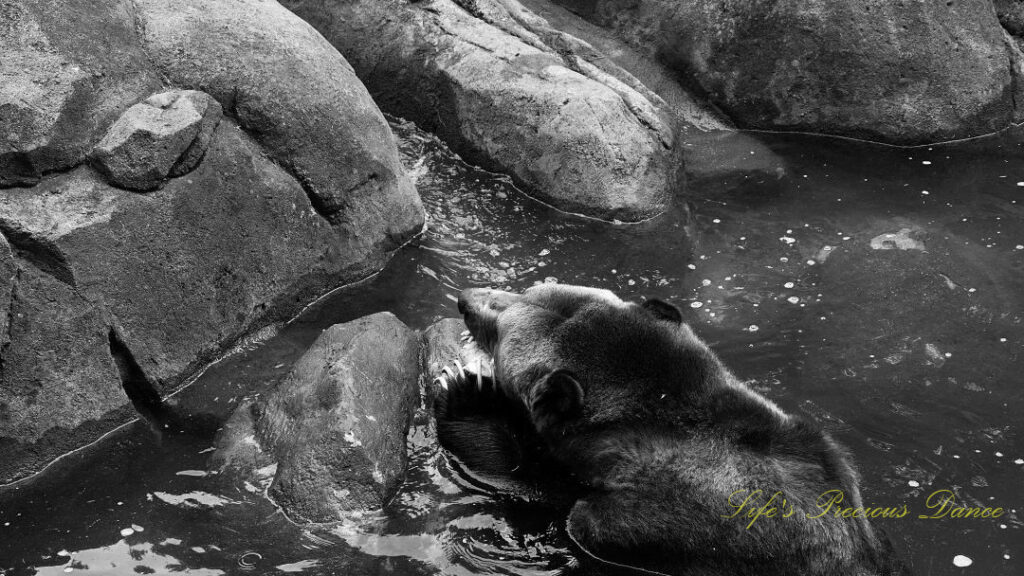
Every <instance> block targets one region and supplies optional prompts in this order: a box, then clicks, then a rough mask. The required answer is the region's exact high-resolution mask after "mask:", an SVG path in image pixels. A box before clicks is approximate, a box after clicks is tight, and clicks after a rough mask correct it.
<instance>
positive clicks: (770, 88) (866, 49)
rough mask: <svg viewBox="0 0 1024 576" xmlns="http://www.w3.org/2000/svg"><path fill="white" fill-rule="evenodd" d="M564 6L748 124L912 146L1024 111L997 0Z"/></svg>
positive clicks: (655, 0) (990, 127)
mask: <svg viewBox="0 0 1024 576" xmlns="http://www.w3.org/2000/svg"><path fill="white" fill-rule="evenodd" d="M557 1H558V2H559V3H560V4H562V5H564V6H567V7H569V8H570V9H572V10H574V11H576V12H577V13H579V14H581V15H583V16H584V17H586V18H588V19H590V20H591V21H594V22H597V23H599V24H601V25H604V26H607V27H610V28H613V29H614V30H616V31H617V32H618V34H620V35H621V36H622V37H623V38H625V39H626V40H628V41H629V42H630V43H631V44H633V45H634V46H637V47H639V48H642V49H645V50H646V51H647V53H648V54H650V55H652V56H656V57H658V58H659V59H661V60H662V61H663V62H665V63H666V64H667V65H669V66H670V67H671V68H673V69H675V70H676V72H677V73H678V75H679V78H680V80H681V81H682V82H683V83H687V84H689V85H693V86H696V87H698V88H699V89H700V90H701V91H702V92H703V93H705V94H706V95H707V97H708V98H709V99H710V100H711V102H712V103H714V104H715V105H717V106H718V107H720V108H721V109H723V110H724V111H725V112H726V113H727V114H728V115H729V116H730V118H732V119H733V120H734V121H735V122H736V123H737V124H738V125H740V126H742V127H753V128H768V129H781V130H799V131H811V132H820V133H827V134H837V135H842V136H852V137H857V138H866V139H870V140H877V141H883V142H891V143H899V144H910V143H923V142H935V141H940V140H948V139H955V138H962V137H966V136H975V135H979V134H984V133H988V132H992V131H994V130H998V129H1001V128H1004V127H1006V126H1008V125H1010V124H1011V123H1012V122H1013V121H1014V120H1015V119H1016V118H1018V117H1019V114H1020V111H1019V110H1015V97H1016V96H1017V94H1016V92H1017V91H1019V87H1017V86H1015V82H1017V83H1018V84H1019V75H1020V55H1019V51H1017V50H1016V47H1014V46H1012V42H1008V41H1007V38H1006V36H1005V35H1004V33H1003V30H1002V29H1001V28H1000V26H999V22H998V21H997V19H996V14H995V11H993V10H992V5H991V3H990V2H989V1H988V0H961V1H957V2H884V1H879V0H856V1H851V2H824V1H821V0H784V1H780V2H770V3H763V2H762V3H758V2H741V3H736V2H727V1H725V0H696V1H687V2H669V1H666V0H639V1H638V0H557ZM1015 79H1018V80H1015ZM1018 101H1019V99H1018Z"/></svg>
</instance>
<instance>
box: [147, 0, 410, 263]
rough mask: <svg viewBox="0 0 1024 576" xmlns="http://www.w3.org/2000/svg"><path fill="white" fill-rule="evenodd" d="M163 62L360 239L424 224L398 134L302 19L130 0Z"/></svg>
mask: <svg viewBox="0 0 1024 576" xmlns="http://www.w3.org/2000/svg"><path fill="white" fill-rule="evenodd" d="M135 5H136V6H137V10H138V18H139V21H140V28H141V30H142V31H143V38H142V41H143V42H144V46H145V47H146V51H147V54H149V56H150V57H151V58H152V59H153V61H154V62H156V66H157V68H158V69H159V71H160V72H161V73H162V74H164V75H166V76H167V77H168V78H170V80H171V81H172V82H174V83H175V84H176V85H179V86H185V87H189V88H194V89H197V90H203V91H204V92H207V93H209V94H211V95H213V96H214V97H215V98H217V100H218V101H220V103H221V104H222V105H223V106H224V109H225V110H227V111H228V114H229V115H232V116H234V117H235V118H236V119H237V120H238V122H239V124H241V125H242V127H243V128H245V129H246V130H247V131H248V132H249V133H250V134H252V135H253V137H254V138H256V140H257V141H258V142H259V143H260V144H261V145H263V147H264V148H265V149H266V150H267V151H268V153H269V154H270V155H271V156H272V157H273V158H274V159H275V160H277V161H278V162H279V163H280V164H281V165H282V166H284V167H285V169H286V170H288V172H289V173H291V174H292V175H293V176H294V177H295V178H296V179H297V180H298V181H299V182H301V183H302V185H303V188H304V189H305V190H306V192H307V194H309V197H310V200H311V201H312V202H313V206H314V207H315V208H316V209H317V211H318V212H319V213H320V214H322V215H323V216H324V217H326V218H328V219H330V220H331V221H332V222H335V223H337V224H339V225H341V226H343V227H344V228H346V229H347V230H348V232H349V233H350V234H352V235H353V236H354V237H358V238H360V239H361V240H362V241H363V242H365V243H367V244H371V245H376V246H379V247H383V248H385V249H388V248H394V247H395V246H397V245H398V244H401V243H402V242H404V241H405V240H406V239H408V238H409V236H410V233H414V232H418V231H419V230H420V229H421V228H422V225H423V207H422V205H421V203H420V199H419V196H418V195H417V194H416V189H415V187H414V186H413V184H412V182H411V181H410V180H409V179H408V178H407V177H406V176H405V174H404V172H403V170H402V166H401V163H400V161H399V157H398V149H397V147H396V145H395V140H394V136H393V135H392V133H391V130H390V129H389V128H388V125H387V122H386V121H385V120H384V117H383V115H382V114H381V112H380V110H379V109H378V108H377V106H376V104H374V102H373V99H371V98H370V94H369V93H368V92H367V90H366V88H365V87H364V86H363V84H362V82H360V81H359V79H358V78H357V77H356V75H355V72H353V71H352V67H351V66H349V64H348V62H346V60H345V59H344V58H342V57H341V56H340V55H339V54H338V53H337V51H336V50H334V48H333V47H332V46H331V45H330V44H329V43H328V42H327V41H326V40H324V38H323V37H322V36H321V35H320V34H318V33H317V31H316V30H314V29H313V28H312V27H310V26H309V25H308V24H306V23H305V22H303V21H302V20H299V19H298V18H295V16H294V15H293V14H291V13H290V12H288V11H287V10H285V9H284V8H282V7H281V5H280V4H278V3H277V2H269V1H264V0H217V1H215V2H211V1H209V0H178V1H176V2H166V1H165V0H136V2H135Z"/></svg>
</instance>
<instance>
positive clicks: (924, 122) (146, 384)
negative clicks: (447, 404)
mask: <svg viewBox="0 0 1024 576" xmlns="http://www.w3.org/2000/svg"><path fill="white" fill-rule="evenodd" d="M773 6H774V8H772V9H771V10H769V9H768V8H764V7H762V6H760V5H756V3H749V2H732V1H727V0H717V1H716V0H694V1H688V2H668V1H667V0H640V1H630V2H624V1H621V0H558V2H557V5H555V4H549V3H547V2H546V0H528V1H527V2H524V3H520V2H517V1H516V0H422V1H416V2H409V1H407V0H382V1H375V2H372V1H370V0H362V1H350V2H339V1H329V0H284V1H283V2H281V3H280V4H279V3H278V2H275V1H272V0H216V1H199V0H178V1H176V2H173V3H166V2H157V1H155V0H104V1H103V2H92V1H87V0H73V1H68V2H61V3H57V4H56V5H55V6H51V4H50V3H46V2H43V1H42V0H29V1H26V2H18V3H3V4H0V49H2V50H3V53H4V54H5V58H4V60H3V61H2V62H0V78H2V79H3V82H2V83H0V125H2V126H3V128H4V140H3V142H2V145H0V146H2V147H0V233H2V236H0V278H2V282H0V306H3V308H4V310H6V314H0V454H3V455H4V458H3V459H0V484H4V483H9V482H12V481H16V480H19V479H23V478H26V477H28V476H30V475H31V474H32V473H34V472H36V471H38V470H40V469H41V468H43V467H44V466H45V465H46V464H47V463H48V462H50V461H52V460H53V459H54V458H56V457H58V456H59V455H61V454H63V453H65V452H67V451H69V450H72V449H75V448H77V447H80V446H83V445H86V444H88V443H90V442H92V441H94V440H95V439H97V438H99V437H101V436H103V435H104V434H105V433H107V432H109V431H110V430H111V429H113V428H115V427H116V426H118V425H120V424H122V423H124V422H125V421H127V420H129V419H131V418H132V417H133V416H134V414H135V408H137V407H138V405H139V404H140V403H141V404H146V403H154V402H156V403H158V402H159V401H160V398H162V397H166V396H167V395H169V394H171V393H173V392H174V391H175V390H177V389H179V388H180V387H181V385H182V384H183V383H184V382H186V381H187V380H188V378H189V377H190V376H192V375H194V374H196V373H197V372H199V371H200V370H202V369H203V367H204V366H206V365H208V364H209V363H210V362H211V361H213V360H214V359H215V358H217V357H218V356H219V355H221V354H223V352H224V351H226V350H228V349H229V348H230V347H231V346H232V345H234V344H235V343H236V342H238V341H239V340H241V339H244V338H246V337H248V336H250V335H252V334H253V333H255V332H257V331H259V330H261V329H263V328H265V327H266V326H269V325H273V324H276V323H280V322H283V321H286V320H287V319H289V318H291V317H293V316H294V315H295V314H296V313H297V312H298V311H299V310H301V309H302V308H303V307H304V306H305V305H306V304H308V303H309V302H311V301H312V300H314V299H315V298H317V297H318V296H320V295H322V294H324V293H326V292H328V291H330V290H331V289H333V288H336V287H337V286H339V285H342V284H346V283H350V282H353V281H358V280H359V279H362V278H365V277H367V276H368V275H369V274H372V273H373V272H374V271H376V270H379V269H380V268H381V267H382V266H383V265H384V264H385V263H386V262H387V260H388V258H389V257H390V256H391V254H393V253H394V251H395V250H396V249H397V248H398V247H400V246H401V245H403V244H404V243H405V242H407V241H409V239H411V238H413V237H414V236H415V235H416V234H418V233H419V232H420V231H421V230H422V229H423V226H424V220H425V218H424V213H423V208H422V205H421V202H420V199H419V196H418V195H417V193H416V190H415V186H414V183H413V180H412V179H411V178H410V176H409V175H408V174H406V173H405V171H404V169H403V168H402V166H401V164H400V162H399V156H398V151H397V145H396V142H395V138H394V135H393V134H392V132H391V130H390V128H389V127H388V125H387V122H386V121H385V119H384V116H383V114H382V110H383V111H384V112H388V113H391V114H394V115H397V116H401V117H403V118H406V119H408V120H411V121H413V122H415V123H416V124H417V125H419V126H421V127H423V128H425V129H427V130H429V131H431V132H434V133H435V134H437V135H438V137H439V138H441V139H442V140H443V141H444V142H445V143H446V144H447V145H448V146H450V147H451V148H452V149H453V150H455V151H457V152H458V153H459V154H461V155H462V156H463V157H464V158H466V159H467V160H468V161H470V162H472V163H475V164H478V165H481V166H484V167H486V168H488V169H491V170H495V171H498V172H502V173H505V174H508V175H509V176H510V177H511V178H512V179H513V180H514V181H515V182H516V183H517V185H518V186H519V187H520V188H522V189H523V190H524V192H526V193H527V194H529V195H531V196H534V197H536V198H538V199H540V200H542V201H544V202H546V203H549V204H551V205H553V206H555V207H556V208H559V209H561V210H564V211H569V212H573V213H579V214H583V215H586V216H590V217H594V218H599V219H604V220H616V221H620V222H635V221H641V220H644V219H648V218H651V217H655V216H657V215H658V214H659V213H661V212H662V211H664V210H665V209H666V207H667V206H669V204H670V203H671V202H673V201H675V200H676V199H677V198H680V197H685V186H686V180H687V178H691V179H695V180H700V179H701V178H706V177H719V176H721V171H722V170H723V166H726V165H728V166H732V164H736V166H735V167H734V168H733V167H728V166H727V167H726V168H724V169H725V170H728V171H730V172H734V171H744V170H753V171H754V172H757V173H758V174H760V175H762V176H764V177H767V178H772V177H779V175H780V174H783V173H785V170H786V167H785V166H784V165H782V164H780V163H779V162H777V161H775V160H774V159H773V158H772V156H771V154H770V153H765V154H759V155H758V161H759V162H760V164H758V165H757V166H755V167H753V168H751V167H750V166H749V163H747V162H746V161H745V160H744V162H742V163H741V162H735V163H734V162H732V159H733V156H735V157H736V158H737V159H740V160H743V159H742V158H740V157H739V156H737V154H740V152H737V150H738V148H737V147H736V146H735V143H732V144H730V143H729V142H728V141H727V140H722V138H721V134H722V133H723V132H721V131H722V130H731V129H733V128H735V127H739V128H756V129H767V130H781V131H806V132H816V133H825V134H831V135H836V136H846V137H855V138H863V139H868V140H874V141H880V142H885V143H889V144H897V145H909V144H923V143H931V142H937V141H941V140H949V139H956V138H965V137H973V136H978V135H981V134H985V133H990V132H993V131H997V130H1000V129H1003V128H1005V127H1007V126H1010V125H1012V124H1014V123H1017V122H1020V121H1021V120H1022V119H1024V111H1022V107H1024V92H1021V90H1022V89H1024V88H1022V86H1024V84H1022V83H1021V80H1020V79H1021V74H1022V72H1024V55H1022V52H1021V47H1020V46H1021V44H1022V43H1024V40H1022V39H1024V33H1022V30H1024V26H1022V25H1021V22H1024V18H1022V16H1021V13H1020V9H1019V7H1018V4H1016V3H1014V2H1009V1H1005V0H998V1H996V2H994V3H993V2H990V1H988V0H968V1H963V2H956V3H948V4H947V3H937V4H920V3H913V4H906V5H904V4H891V3H884V2H878V1H877V0H859V1H857V2H852V3H842V4H839V3H823V2H819V1H812V0H788V1H786V2H779V3H775V4H773ZM566 9H568V11H567V10H566ZM544 14H548V15H550V18H546V17H545V16H544ZM750 146H751V147H757V146H758V144H757V143H756V141H754V140H751V141H750ZM743 148H744V150H742V151H741V152H742V154H746V153H747V150H746V145H744V147H743ZM723 158H725V160H724V161H723ZM740 164H742V166H741V165H740ZM133 405H134V406H135V408H133ZM314 515H315V514H314Z"/></svg>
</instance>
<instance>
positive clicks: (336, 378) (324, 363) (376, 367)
mask: <svg viewBox="0 0 1024 576" xmlns="http://www.w3.org/2000/svg"><path fill="white" fill-rule="evenodd" d="M418 376H419V338H418V335H417V334H416V333H415V332H414V331H413V330H411V329H409V328H408V327H407V326H405V324H403V323H402V322H401V321H399V320H398V319H397V318H395V317H394V316H393V315H392V314H390V313H387V312H382V313H378V314H373V315H371V316H366V317H364V318H360V319H359V320H354V321H352V322H347V323H345V324H338V325H335V326H332V327H331V328H328V329H327V330H325V331H324V332H323V334H321V335H320V337H319V338H318V339H317V340H316V342H315V343H314V344H313V346H312V347H311V348H310V349H309V350H308V351H307V352H306V353H305V355H303V356H302V358H301V359H299V361H298V362H297V363H296V364H295V367H294V368H293V369H292V371H291V373H289V375H288V376H287V378H285V380H284V381H283V382H281V384H280V385H278V386H277V387H276V388H275V389H274V390H272V391H270V392H269V393H268V394H267V395H265V396H264V397H263V398H261V399H260V400H259V401H256V402H247V403H245V404H243V405H241V406H240V407H239V408H238V410H237V411H236V413H235V414H234V415H233V416H232V417H231V419H229V421H228V423H227V425H226V426H225V429H224V431H223V432H222V434H221V436H220V437H219V438H218V440H217V452H216V453H215V454H214V456H213V463H214V465H215V466H218V467H219V468H220V469H221V471H222V472H223V473H224V474H225V476H226V477H227V478H230V479H233V480H236V481H237V480H243V481H249V482H251V483H254V484H255V485H260V484H261V483H262V484H265V483H266V482H267V481H270V482H271V483H270V485H269V491H268V493H269V495H270V496H271V497H272V498H273V499H274V500H275V501H276V502H277V503H278V504H279V505H280V506H281V507H282V509H284V511H285V512H286V513H287V514H288V515H289V516H290V517H291V518H292V519H295V520H299V521H305V522H331V521H336V520H342V519H346V518H353V517H359V516H360V515H362V514H364V513H366V512H368V511H371V510H375V509H379V508H380V507H381V506H383V505H384V504H385V503H386V502H387V501H388V500H389V499H390V498H391V497H392V496H393V495H394V493H395V491H396V490H397V488H398V485H399V484H400V482H401V480H402V477H403V476H404V474H405V467H406V452H405V436H406V433H407V432H408V430H409V424H410V421H411V418H412V415H413V411H414V409H415V408H416V406H417V404H418V402H419V387H418V385H417V382H418ZM271 477H272V480H271Z"/></svg>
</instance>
